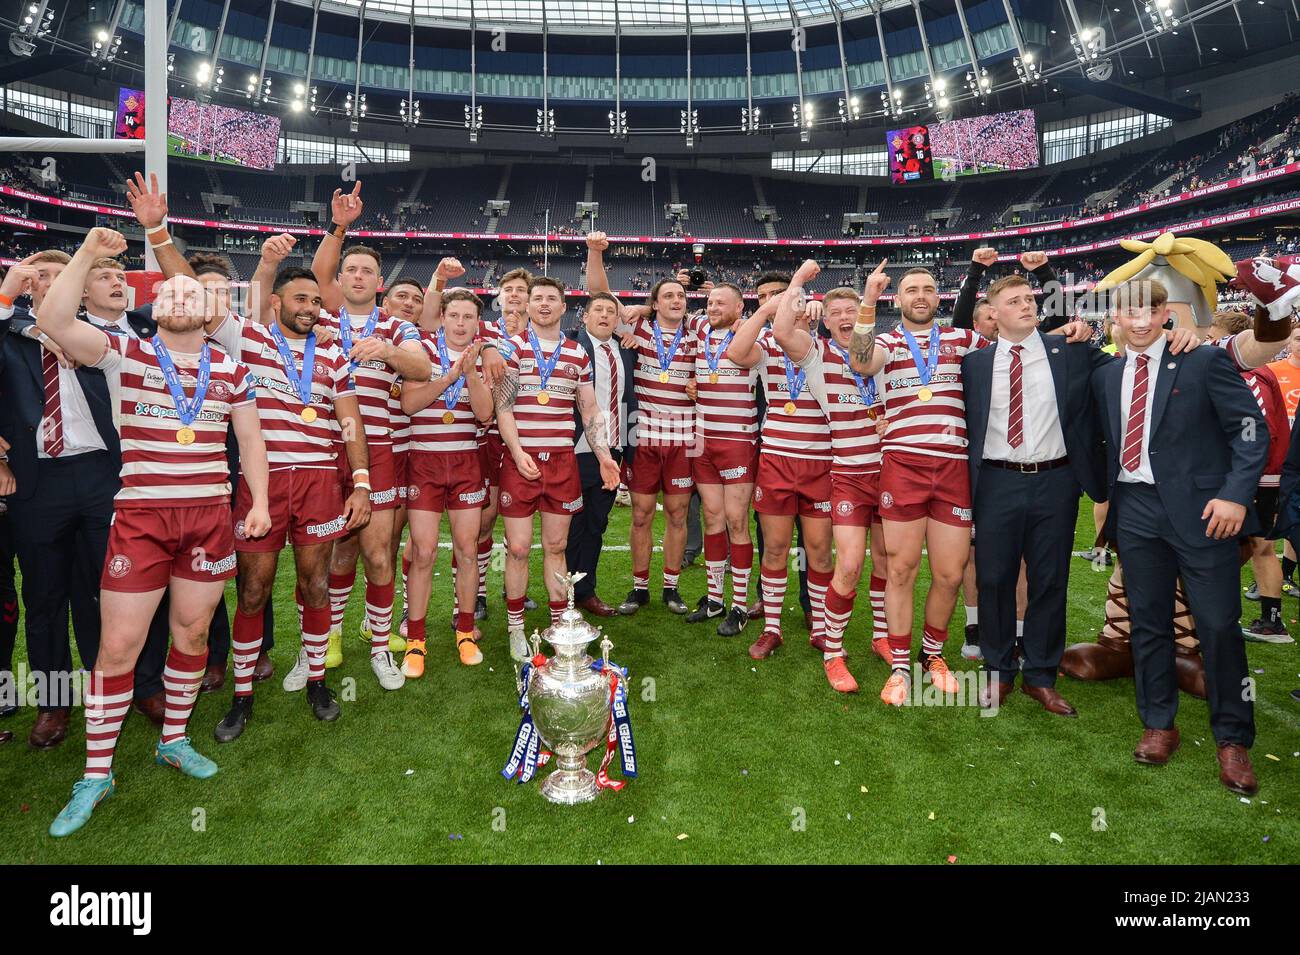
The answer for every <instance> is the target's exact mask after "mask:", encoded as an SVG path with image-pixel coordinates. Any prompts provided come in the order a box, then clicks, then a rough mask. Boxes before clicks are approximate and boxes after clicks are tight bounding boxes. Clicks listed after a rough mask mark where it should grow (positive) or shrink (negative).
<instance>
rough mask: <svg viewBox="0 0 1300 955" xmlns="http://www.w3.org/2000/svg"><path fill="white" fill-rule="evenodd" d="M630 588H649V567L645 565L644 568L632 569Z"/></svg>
mask: <svg viewBox="0 0 1300 955" xmlns="http://www.w3.org/2000/svg"><path fill="white" fill-rule="evenodd" d="M665 586H666V585H665ZM632 589H633V590H649V589H650V568H649V567H647V568H646V569H645V570H634V571H632Z"/></svg>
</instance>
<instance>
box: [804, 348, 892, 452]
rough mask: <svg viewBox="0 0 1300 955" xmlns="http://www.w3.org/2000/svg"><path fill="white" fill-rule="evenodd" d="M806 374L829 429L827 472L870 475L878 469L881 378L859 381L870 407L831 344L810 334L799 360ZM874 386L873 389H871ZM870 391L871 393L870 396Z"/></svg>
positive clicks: (847, 367)
mask: <svg viewBox="0 0 1300 955" xmlns="http://www.w3.org/2000/svg"><path fill="white" fill-rule="evenodd" d="M799 366H800V367H801V368H803V369H804V371H805V372H806V373H807V375H808V390H809V391H811V392H812V393H813V396H814V397H816V399H817V402H818V404H820V405H821V406H822V410H823V411H824V412H825V414H826V417H827V419H828V420H829V421H830V428H831V470H832V471H841V472H855V473H861V472H865V473H868V474H869V473H873V472H876V471H879V470H880V435H879V434H878V433H877V432H876V420H877V419H878V418H880V417H883V416H884V413H885V408H884V404H883V402H882V400H881V396H882V388H881V376H880V375H876V376H875V378H866V377H864V378H863V380H862V385H863V388H866V389H867V396H868V398H873V399H874V400H873V401H872V403H871V404H870V405H868V404H867V399H865V398H864V397H863V395H862V390H861V389H859V388H858V383H857V381H856V380H855V379H854V377H853V371H852V369H851V368H850V367H849V364H848V362H847V361H846V360H845V358H844V355H843V354H841V353H840V352H839V351H838V350H837V348H836V345H835V343H834V342H833V341H831V340H830V339H827V338H822V337H820V336H817V335H814V336H813V342H812V347H810V348H809V349H808V353H807V354H806V355H805V356H804V357H803V358H802V359H800V360H799ZM873 384H874V387H873ZM873 392H874V394H873Z"/></svg>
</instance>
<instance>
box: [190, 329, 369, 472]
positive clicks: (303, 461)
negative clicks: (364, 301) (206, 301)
mask: <svg viewBox="0 0 1300 955" xmlns="http://www.w3.org/2000/svg"><path fill="white" fill-rule="evenodd" d="M210 337H211V338H212V340H213V341H215V342H216V343H217V344H219V345H220V346H221V347H222V349H224V350H225V351H226V352H227V353H228V354H231V355H238V356H239V360H240V361H242V362H243V363H244V364H245V365H247V366H248V371H249V373H250V375H251V376H252V380H251V383H252V385H253V386H254V387H255V388H256V389H257V414H258V417H259V418H260V419H261V422H262V438H263V439H264V440H265V441H266V460H267V463H268V464H269V465H270V469H271V470H272V471H279V470H284V469H286V468H320V469H323V470H333V469H335V468H337V467H338V445H337V444H336V443H335V441H336V438H337V436H338V432H339V428H338V425H337V423H336V420H337V419H336V417H335V413H334V401H335V399H337V398H339V397H343V396H346V395H352V394H355V393H356V392H355V391H354V390H353V388H352V385H351V384H349V382H348V368H347V365H348V363H347V361H346V360H345V359H344V358H343V352H342V351H340V349H339V346H338V342H337V340H336V341H332V342H330V343H329V344H328V345H322V344H320V342H317V343H316V350H315V356H314V359H313V361H312V366H313V367H312V370H311V376H312V384H311V405H310V407H311V408H312V410H313V411H314V412H315V415H316V417H315V420H313V421H310V422H308V421H304V420H303V418H302V412H303V403H302V398H301V397H300V396H299V394H298V389H297V386H296V385H294V384H290V383H289V376H288V375H287V374H285V370H284V361H283V359H281V357H280V350H279V348H278V347H277V345H276V342H275V336H274V335H272V334H271V329H270V327H269V326H266V325H260V324H258V323H257V322H254V321H250V320H249V319H246V318H236V317H234V316H231V317H230V318H227V319H226V320H225V321H224V322H223V323H222V324H221V326H220V327H219V328H218V329H217V330H216V331H215V332H213V333H212V335H211V336H210ZM284 340H285V343H286V344H287V345H288V346H289V349H290V350H291V351H292V352H293V355H294V362H295V365H296V370H297V371H298V373H299V374H301V372H302V360H303V351H304V349H305V348H306V339H303V338H290V337H289V336H288V335H285V336H284Z"/></svg>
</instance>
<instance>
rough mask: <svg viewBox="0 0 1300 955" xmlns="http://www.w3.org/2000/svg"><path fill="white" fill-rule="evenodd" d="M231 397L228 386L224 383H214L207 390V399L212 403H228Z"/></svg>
mask: <svg viewBox="0 0 1300 955" xmlns="http://www.w3.org/2000/svg"><path fill="white" fill-rule="evenodd" d="M231 396H232V392H231V390H230V386H229V385H228V384H226V383H225V382H224V381H214V382H212V384H211V386H210V387H209V388H208V397H209V398H212V399H213V400H214V401H229V400H230V398H231Z"/></svg>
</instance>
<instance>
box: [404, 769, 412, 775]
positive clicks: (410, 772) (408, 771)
mask: <svg viewBox="0 0 1300 955" xmlns="http://www.w3.org/2000/svg"><path fill="white" fill-rule="evenodd" d="M402 775H403V776H414V775H415V770H413V769H408V770H407V771H406V772H404V773H402Z"/></svg>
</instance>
